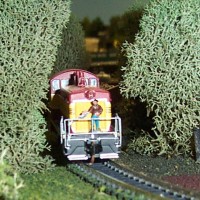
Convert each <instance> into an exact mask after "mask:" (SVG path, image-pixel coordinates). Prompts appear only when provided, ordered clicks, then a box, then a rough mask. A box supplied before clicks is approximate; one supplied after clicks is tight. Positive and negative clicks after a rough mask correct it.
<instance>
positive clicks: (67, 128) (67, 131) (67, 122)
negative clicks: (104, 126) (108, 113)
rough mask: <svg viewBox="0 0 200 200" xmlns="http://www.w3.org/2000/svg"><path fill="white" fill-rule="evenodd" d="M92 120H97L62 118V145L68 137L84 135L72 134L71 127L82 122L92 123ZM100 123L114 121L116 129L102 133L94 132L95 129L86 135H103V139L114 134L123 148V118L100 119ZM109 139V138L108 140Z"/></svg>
mask: <svg viewBox="0 0 200 200" xmlns="http://www.w3.org/2000/svg"><path fill="white" fill-rule="evenodd" d="M92 120H95V119H92V118H87V119H81V118H73V119H64V118H63V117H61V121H60V130H61V131H60V136H61V143H63V139H64V138H65V137H68V138H71V136H73V135H80V134H82V133H72V132H71V126H72V124H73V123H74V122H80V121H91V122H92ZM98 120H99V121H111V120H113V121H114V127H113V128H114V129H113V130H109V131H101V132H99V131H98V132H96V131H94V130H93V127H91V128H92V130H91V132H85V133H84V134H88V135H91V137H93V134H101V135H102V137H103V135H106V134H113V135H115V137H118V138H119V144H118V147H120V146H121V144H122V127H121V118H120V117H119V116H118V115H116V117H109V118H108V117H107V118H105V117H101V118H98ZM108 139H109V138H108Z"/></svg>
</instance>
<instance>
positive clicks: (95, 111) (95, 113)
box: [88, 99, 103, 131]
mask: <svg viewBox="0 0 200 200" xmlns="http://www.w3.org/2000/svg"><path fill="white" fill-rule="evenodd" d="M88 112H90V113H92V117H91V118H92V127H93V130H94V124H95V126H96V131H101V129H100V128H99V116H100V115H101V113H102V112H103V108H102V107H101V106H100V105H99V104H98V100H97V99H94V100H93V101H92V106H91V107H90V108H89V110H88Z"/></svg>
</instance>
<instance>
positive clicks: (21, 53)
mask: <svg viewBox="0 0 200 200" xmlns="http://www.w3.org/2000/svg"><path fill="white" fill-rule="evenodd" d="M69 6H70V1H62V0H38V1H35V0H2V1H1V3H0V19H1V20H0V30H1V35H0V65H1V68H0V119H1V120H0V128H1V134H0V151H2V149H4V148H5V147H6V148H7V149H8V152H7V154H6V157H5V159H6V160H8V161H9V163H10V164H12V165H13V166H14V167H15V169H17V170H19V171H21V172H23V173H27V172H29V173H32V172H38V171H41V170H42V169H46V168H50V167H51V159H49V158H48V157H45V158H44V159H43V158H42V157H40V154H41V153H42V152H43V151H44V150H45V149H46V148H47V145H46V144H45V143H46V141H45V136H44V132H45V126H46V125H45V122H44V121H43V120H41V119H42V116H41V114H40V112H39V110H42V108H44V107H45V105H44V104H43V102H42V99H44V98H46V93H47V90H48V76H49V74H50V72H51V70H52V68H53V64H54V62H55V59H56V53H57V46H58V45H59V44H60V41H61V37H60V36H61V32H62V29H63V26H64V25H65V24H66V23H67V22H68V20H69V15H70V10H69Z"/></svg>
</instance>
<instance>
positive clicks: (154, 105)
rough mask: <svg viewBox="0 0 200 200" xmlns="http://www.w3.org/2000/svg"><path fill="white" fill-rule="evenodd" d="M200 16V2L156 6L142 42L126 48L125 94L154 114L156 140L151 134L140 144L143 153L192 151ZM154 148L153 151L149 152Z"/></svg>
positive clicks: (199, 112)
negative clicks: (139, 101)
mask: <svg viewBox="0 0 200 200" xmlns="http://www.w3.org/2000/svg"><path fill="white" fill-rule="evenodd" d="M199 12H200V1H199V0H187V1H186V0H184V1H178V0H174V1H170V0H161V1H157V0H155V1H152V3H151V5H150V6H149V7H148V8H147V9H146V10H145V14H144V16H143V18H142V20H141V24H140V26H141V31H140V33H139V34H138V35H137V37H136V42H135V43H134V44H131V43H128V42H125V43H124V44H123V51H124V52H125V54H126V57H127V59H128V61H127V66H126V67H122V71H123V72H124V76H123V81H122V82H121V92H122V94H123V95H124V96H125V97H126V98H130V97H133V98H135V97H138V96H139V98H140V100H141V101H142V102H145V103H146V104H147V106H146V107H147V115H148V114H149V113H153V121H154V127H153V128H152V130H153V132H154V134H155V135H153V138H152V137H150V136H148V133H146V134H147V135H146V136H144V134H142V135H141V136H139V138H136V139H135V141H134V144H135V145H136V146H135V147H134V149H135V150H137V148H138V146H140V148H139V149H140V150H139V152H140V153H145V154H146V153H152V152H153V153H156V154H159V155H161V154H182V153H184V154H187V153H190V151H191V144H190V140H191V137H192V132H193V128H194V127H196V126H198V125H199V121H200V101H199V98H200V88H199V78H200V54H199V52H200V32H199V30H200V24H199V20H200V19H199V14H198V13H199ZM144 140H147V141H150V143H149V142H143V141H144ZM139 141H141V142H139ZM149 145H151V147H152V146H153V149H152V148H150V150H149V152H146V150H147V149H148V147H149ZM133 146H134V145H133Z"/></svg>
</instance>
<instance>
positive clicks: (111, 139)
mask: <svg viewBox="0 0 200 200" xmlns="http://www.w3.org/2000/svg"><path fill="white" fill-rule="evenodd" d="M50 86H51V98H50V104H49V106H50V109H51V111H52V113H54V112H55V113H59V114H58V115H57V117H58V118H57V119H55V118H54V120H55V121H56V120H58V119H59V121H60V125H59V132H60V139H61V140H60V141H61V144H62V146H63V153H64V154H65V155H66V156H67V158H68V159H69V160H87V159H88V158H90V156H91V151H94V152H92V153H94V154H95V157H98V158H101V159H105V158H118V154H119V150H120V147H121V119H120V117H119V116H115V117H112V115H111V98H110V93H109V92H108V91H107V90H104V89H101V88H100V87H99V79H98V77H96V76H95V75H94V74H92V73H90V72H87V71H85V70H79V69H72V70H65V71H62V72H60V73H58V74H56V75H54V76H53V77H52V78H51V80H50ZM94 99H98V101H99V105H100V106H101V107H102V108H103V112H102V114H101V116H100V118H99V122H100V129H101V131H97V130H95V129H94V128H93V126H92V123H93V121H92V119H91V114H90V113H87V111H88V109H89V108H90V106H91V102H92V101H93V100H94ZM84 113H87V115H86V116H84V115H83V114H84ZM94 147H95V148H94ZM91 149H92V150H91Z"/></svg>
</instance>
